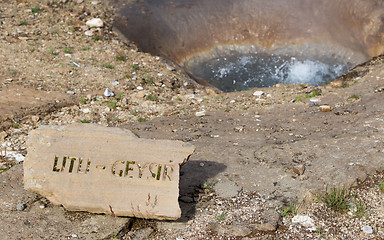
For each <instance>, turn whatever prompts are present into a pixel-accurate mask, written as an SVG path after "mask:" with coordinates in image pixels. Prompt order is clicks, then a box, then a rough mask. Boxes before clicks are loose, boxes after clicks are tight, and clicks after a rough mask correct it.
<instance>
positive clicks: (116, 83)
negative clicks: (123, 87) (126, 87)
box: [112, 81, 120, 86]
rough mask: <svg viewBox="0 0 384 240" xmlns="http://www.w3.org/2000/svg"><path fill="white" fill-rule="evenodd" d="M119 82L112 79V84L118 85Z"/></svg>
mask: <svg viewBox="0 0 384 240" xmlns="http://www.w3.org/2000/svg"><path fill="white" fill-rule="evenodd" d="M119 84H120V83H119V82H118V81H114V82H112V86H116V85H119Z"/></svg>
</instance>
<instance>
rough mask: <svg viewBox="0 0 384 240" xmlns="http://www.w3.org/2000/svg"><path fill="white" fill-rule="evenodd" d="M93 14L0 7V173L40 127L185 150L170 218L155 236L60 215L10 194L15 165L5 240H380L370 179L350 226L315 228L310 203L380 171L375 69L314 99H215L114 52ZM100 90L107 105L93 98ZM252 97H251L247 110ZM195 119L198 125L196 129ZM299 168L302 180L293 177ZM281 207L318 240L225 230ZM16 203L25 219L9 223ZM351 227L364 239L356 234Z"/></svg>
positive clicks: (287, 232) (119, 49) (125, 49)
mask: <svg viewBox="0 0 384 240" xmlns="http://www.w3.org/2000/svg"><path fill="white" fill-rule="evenodd" d="M93 2H95V1H60V2H59V1H56V2H55V1H46V0H45V1H37V0H32V1H3V2H2V4H1V5H0V46H1V47H0V61H1V62H2V63H3V64H1V66H0V142H1V145H0V147H1V148H2V149H0V150H2V151H1V152H0V153H1V154H0V160H1V161H0V163H1V162H5V161H13V160H12V159H7V156H5V157H4V156H3V155H5V153H4V151H3V150H7V151H17V152H20V153H22V154H24V155H25V154H27V152H26V146H25V139H26V138H27V136H28V132H29V131H30V130H31V129H33V128H36V127H38V126H40V125H42V124H69V123H72V122H92V123H96V124H101V125H104V126H119V127H124V128H129V129H130V130H132V131H133V132H135V133H136V134H137V135H139V136H140V137H143V138H159V139H160V138H161V139H177V140H182V141H186V142H191V143H192V144H194V145H195V146H196V152H195V154H194V155H192V156H191V159H190V161H189V162H187V164H186V165H184V167H183V168H182V171H183V175H182V176H181V178H180V204H181V207H182V211H183V216H182V218H181V219H180V220H179V221H177V222H157V221H142V220H137V219H134V220H133V219H126V218H118V219H115V218H112V217H110V216H101V215H94V214H87V213H70V212H67V211H65V210H64V209H63V208H61V207H59V206H53V205H51V204H50V203H49V202H47V201H46V200H45V199H44V198H42V197H41V196H38V195H35V194H31V193H28V192H26V191H25V190H23V188H22V164H16V166H15V167H12V168H11V169H10V170H8V171H6V172H5V173H2V174H0V184H1V186H0V187H1V188H0V189H1V198H0V209H1V212H0V223H1V225H2V227H1V232H2V233H3V235H4V236H7V239H71V238H79V239H102V238H108V239H113V238H122V239H130V238H134V237H135V236H136V237H137V236H139V235H140V234H142V235H143V234H144V238H145V237H148V236H151V237H152V238H158V239H171V238H172V239H175V238H176V237H179V238H183V239H207V238H216V239H221V238H234V239H241V238H242V236H246V237H248V238H252V237H254V238H256V239H268V238H269V237H277V238H286V239H298V238H302V239H303V238H315V237H316V238H322V237H325V238H336V239H346V238H354V237H356V236H357V237H358V238H359V239H375V238H376V239H380V238H383V237H384V235H383V227H382V226H383V204H384V203H383V202H382V198H383V193H382V192H381V191H380V190H378V188H377V186H378V185H379V184H380V183H381V182H380V181H382V178H375V179H376V182H375V183H374V184H371V185H364V186H363V187H361V188H357V189H360V190H356V191H357V194H360V195H361V196H364V198H363V201H364V202H365V203H366V204H367V205H369V207H367V211H366V213H365V217H364V218H363V219H361V220H356V218H353V219H352V218H349V217H348V216H346V215H345V214H344V215H343V214H341V215H337V214H336V215H332V219H333V222H330V221H327V220H326V219H327V218H328V216H329V215H327V214H325V213H324V211H325V210H321V209H323V208H324V206H322V205H321V204H320V206H317V205H313V204H319V203H314V202H313V201H312V200H313V196H314V195H315V194H317V193H318V192H319V191H320V190H322V189H324V187H325V186H327V185H347V186H349V185H355V186H356V185H358V184H359V183H360V182H363V181H364V180H365V179H366V178H367V176H373V174H375V172H376V171H377V170H378V169H379V168H380V167H381V166H382V165H383V156H384V155H383V154H384V144H383V142H384V139H383V136H384V135H383V131H384V122H383V119H384V115H383V112H384V105H383V104H382V99H383V91H384V88H383V87H384V84H383V79H384V64H383V63H384V57H383V56H381V57H378V58H374V59H373V60H371V61H370V62H369V63H367V64H363V65H361V66H358V67H357V68H355V69H354V70H353V71H351V72H350V73H349V74H346V75H344V76H342V77H341V78H339V79H338V80H336V81H335V82H333V83H331V84H329V85H327V86H322V87H319V88H314V87H311V86H299V85H277V86H275V87H272V88H267V89H252V90H250V91H244V92H237V93H228V94H220V93H219V94H218V93H216V92H215V91H214V90H212V89H205V88H204V87H202V86H200V85H198V84H196V83H194V82H193V81H192V80H191V79H190V78H189V77H188V75H187V74H186V73H185V72H184V71H183V70H182V69H180V68H179V67H178V66H176V65H173V64H172V63H170V62H169V61H167V60H165V59H162V58H160V57H156V56H151V55H149V54H146V53H142V52H139V51H137V49H136V47H135V46H134V45H131V44H130V43H123V42H122V41H120V40H119V38H118V36H117V35H116V34H115V33H114V32H112V29H111V26H112V22H113V8H112V7H111V5H110V4H109V3H108V2H104V1H99V2H97V1H96V2H97V4H93ZM94 17H100V18H101V19H102V20H103V21H104V23H105V26H104V27H103V28H100V29H99V30H95V31H94V34H95V36H94V37H92V36H86V35H85V34H84V32H85V31H86V30H89V29H88V28H87V27H86V25H85V21H86V20H89V19H92V18H94ZM107 87H108V88H110V89H111V90H112V91H113V92H114V93H115V95H116V96H115V97H111V98H107V97H104V96H103V92H104V90H105V88H107ZM256 90H261V91H263V92H264V95H262V96H260V97H257V96H254V95H253V93H254V92H255V91H256ZM315 92H316V93H318V94H319V93H320V95H318V96H316V98H318V99H319V100H320V103H319V105H327V106H330V108H331V111H330V112H323V111H321V110H320V108H319V106H310V101H309V98H306V96H309V95H311V94H314V93H315ZM202 111H204V113H205V116H201V117H198V116H196V115H195V113H196V112H202ZM300 164H302V165H304V166H305V172H304V174H303V175H301V176H299V175H297V174H296V173H294V171H293V170H292V167H293V166H295V165H300ZM11 165H15V163H13V164H11ZM7 166H9V165H7ZM371 178H372V177H371ZM380 179H381V180H380ZM359 186H360V185H359ZM375 186H376V188H375ZM231 199H232V200H233V201H236V199H237V200H238V202H237V203H236V204H234V203H231V201H232V200H231ZM252 199H253V200H252ZM252 201H253V202H252ZM291 202H298V203H305V204H304V205H303V206H301V209H300V211H301V213H303V214H308V215H310V216H311V217H312V218H314V219H315V220H316V221H317V223H318V224H319V226H320V225H321V228H320V227H319V228H318V229H321V231H320V230H319V232H318V233H317V232H308V230H306V229H305V228H301V227H297V226H295V225H293V224H292V223H291V222H290V218H289V217H285V218H283V221H282V222H280V224H279V226H280V227H279V228H278V230H277V232H269V233H265V232H262V231H256V230H254V231H251V232H252V233H247V231H246V230H244V232H245V233H247V234H245V233H244V234H243V235H242V234H238V235H236V234H237V233H238V232H239V231H235V230H236V229H235V230H234V227H233V226H238V225H242V226H246V227H247V226H250V225H251V224H256V223H258V224H259V223H260V224H261V223H262V222H263V221H264V222H265V221H266V220H265V219H266V217H265V216H269V215H270V214H269V212H270V210H276V209H279V208H281V207H285V206H287V205H289V203H291ZM18 203H22V204H24V205H25V206H26V208H25V210H23V211H17V210H16V207H17V204H18ZM313 209H315V210H313ZM319 209H320V210H319ZM324 209H325V208H324ZM237 210H239V211H240V212H237ZM247 211H248V213H249V214H248V213H247ZM316 211H319V212H320V213H319V214H312V213H313V212H316ZM327 211H330V212H331V213H333V212H332V211H331V210H329V209H328V210H327ZM223 212H226V214H223ZM240 213H241V214H243V215H244V216H247V218H248V219H244V218H242V217H241V215H239V214H240ZM251 213H252V214H253V215H252V214H251ZM328 213H329V212H328ZM221 214H223V215H222V216H221ZM247 214H248V215H247ZM272 215H273V214H272ZM220 216H221V217H220ZM263 217H264V218H263ZM218 219H219V220H218ZM263 219H264V220H263ZM334 222H337V223H338V224H339V225H337V226H338V228H336V229H335V227H333V224H334ZM235 223H236V224H237V225H236V224H235ZM215 224H216V225H215ZM276 224H277V222H276ZM364 225H370V226H372V227H373V228H374V233H373V234H370V235H369V234H365V233H363V232H362V230H361V227H362V226H364ZM218 226H221V228H220V227H218ZM228 226H231V228H229V227H228ZM344 228H345V229H346V230H345V229H344ZM218 229H221V230H220V231H219V230H218ZM223 229H224V230H223ZM225 229H227V230H225ZM228 229H232V230H231V231H232V232H231V231H230V230H228ZM154 230H156V231H154ZM237 230H239V229H237ZM328 230H329V231H328ZM339 230H340V231H339ZM341 230H342V231H341ZM344 230H345V231H344ZM148 232H149V233H148ZM223 232H224V235H223ZM235 232H236V233H235ZM145 234H147V235H145Z"/></svg>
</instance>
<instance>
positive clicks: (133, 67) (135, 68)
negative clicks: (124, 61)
mask: <svg viewBox="0 0 384 240" xmlns="http://www.w3.org/2000/svg"><path fill="white" fill-rule="evenodd" d="M131 68H132V69H133V70H139V69H140V67H139V65H138V64H132V65H131Z"/></svg>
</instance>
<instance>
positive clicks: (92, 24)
mask: <svg viewBox="0 0 384 240" xmlns="http://www.w3.org/2000/svg"><path fill="white" fill-rule="evenodd" d="M85 24H87V26H88V27H96V28H98V27H102V26H104V23H103V20H101V19H100V18H93V19H91V20H88V21H87V22H86V23H85Z"/></svg>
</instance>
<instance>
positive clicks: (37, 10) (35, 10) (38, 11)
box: [31, 8, 42, 13]
mask: <svg viewBox="0 0 384 240" xmlns="http://www.w3.org/2000/svg"><path fill="white" fill-rule="evenodd" d="M31 11H32V13H40V12H41V11H42V9H41V8H31Z"/></svg>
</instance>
